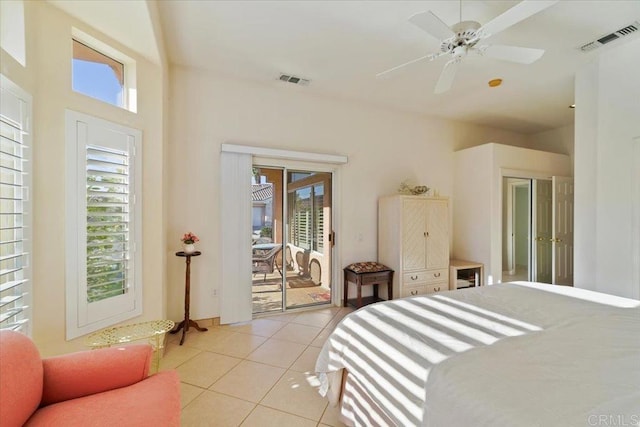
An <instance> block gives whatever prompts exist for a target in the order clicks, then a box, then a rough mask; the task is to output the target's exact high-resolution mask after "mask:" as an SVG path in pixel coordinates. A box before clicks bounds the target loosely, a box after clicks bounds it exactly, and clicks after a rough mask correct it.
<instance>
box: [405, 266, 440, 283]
mask: <svg viewBox="0 0 640 427" xmlns="http://www.w3.org/2000/svg"><path fill="white" fill-rule="evenodd" d="M443 280H446V281H448V280H449V269H447V268H440V269H438V270H420V271H413V272H411V273H404V274H403V275H402V283H403V284H405V285H409V286H412V285H414V284H418V283H423V282H426V283H434V282H441V281H443Z"/></svg>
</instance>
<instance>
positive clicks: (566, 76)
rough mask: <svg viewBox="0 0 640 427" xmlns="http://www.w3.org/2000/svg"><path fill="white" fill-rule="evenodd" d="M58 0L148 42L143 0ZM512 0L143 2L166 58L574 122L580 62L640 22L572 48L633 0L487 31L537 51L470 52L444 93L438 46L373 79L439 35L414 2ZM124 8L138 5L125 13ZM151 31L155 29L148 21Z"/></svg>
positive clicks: (452, 113)
mask: <svg viewBox="0 0 640 427" xmlns="http://www.w3.org/2000/svg"><path fill="white" fill-rule="evenodd" d="M53 2H54V3H55V4H56V5H57V6H60V7H62V8H63V9H65V10H67V11H68V12H70V13H72V14H75V15H76V16H78V17H79V18H80V19H83V20H85V21H87V23H89V24H90V25H94V26H96V28H97V29H99V30H101V31H103V32H105V33H107V34H108V35H110V36H112V37H114V38H116V39H117V40H119V41H121V42H123V43H125V44H127V45H129V46H131V47H132V48H134V49H146V51H145V52H147V53H148V52H149V51H150V50H149V48H148V46H147V47H145V46H146V45H148V42H145V41H144V39H145V36H142V35H140V34H134V28H135V31H137V32H138V33H141V32H142V31H143V29H141V27H143V26H144V25H150V24H149V23H148V22H143V23H140V22H139V21H136V20H137V19H139V17H140V16H141V14H142V16H143V15H144V13H143V11H141V10H140V5H141V4H144V3H143V2H139V1H128V2H122V1H105V0H101V1H99V2H94V1H92V2H79V1H69V0H54V1H53ZM78 3H89V4H91V3H100V4H102V6H101V7H107V8H108V7H112V8H114V9H116V10H118V15H117V16H118V17H119V21H118V22H117V24H116V23H114V22H112V23H110V24H109V25H111V26H114V25H116V26H118V27H121V28H120V30H119V31H120V33H122V34H113V31H111V32H110V31H108V29H105V28H103V27H105V24H104V22H103V23H102V25H101V26H100V25H96V23H95V22H91V21H92V20H93V21H96V20H97V21H100V16H91V15H92V13H91V11H90V10H89V11H86V10H83V11H79V9H82V8H84V9H90V8H87V7H81V6H79V5H78ZM518 3H519V2H518V1H478V0H464V1H462V2H461V3H460V2H457V1H450V0H449V1H207V0H193V1H191V0H183V1H178V0H163V1H157V2H153V3H149V4H147V6H151V5H153V8H154V10H158V11H159V16H160V22H161V27H162V32H163V34H164V43H165V45H166V49H167V52H166V53H167V54H168V58H169V60H170V62H171V63H173V64H178V65H181V66H185V67H195V68H199V69H205V70H211V71H214V72H217V73H221V74H224V75H228V76H235V77H237V78H241V79H250V80H254V81H260V82H264V83H265V84H270V85H288V84H291V83H283V82H281V81H279V80H278V77H279V76H280V74H281V73H285V74H289V75H294V76H298V77H301V78H304V79H309V80H310V84H309V85H308V86H305V87H301V88H300V90H303V91H308V92H310V93H314V94H319V95H324V96H330V97H336V98H340V99H347V100H355V101H360V102H367V103H371V104H374V105H378V106H382V107H388V108H393V109H399V110H403V111H408V112H413V113H418V114H425V115H431V116H438V117H443V118H450V119H456V120H462V121H466V122H471V123H476V124H482V125H487V126H493V127H497V128H502V129H508V130H513V131H517V132H522V133H536V132H540V131H545V130H549V129H554V128H558V127H562V126H566V125H569V124H571V123H572V122H573V110H571V109H569V108H568V106H569V105H570V104H572V103H573V80H574V75H575V73H576V70H578V69H580V68H581V67H583V66H584V65H585V64H586V63H588V62H589V61H592V60H593V59H594V58H595V57H596V56H597V55H599V54H600V53H601V52H604V51H606V50H607V49H611V48H613V47H615V46H620V45H623V44H624V43H626V42H628V41H629V40H631V39H633V38H636V37H637V36H639V35H640V28H639V31H637V32H636V33H633V34H631V35H629V36H627V37H622V38H620V39H618V40H616V41H613V42H611V43H609V44H606V45H604V46H601V47H599V48H597V49H594V50H592V51H589V52H583V51H581V50H580V49H579V47H580V46H583V45H585V44H587V43H589V42H591V41H594V40H596V39H599V38H601V37H602V36H604V35H607V34H610V33H612V32H615V31H616V30H618V29H621V28H624V27H626V26H628V25H629V24H632V23H634V22H636V26H638V22H640V1H638V0H627V1H613V0H609V1H606V0H605V1H596V0H587V1H580V0H561V1H559V2H558V3H556V4H554V5H553V6H551V7H549V8H548V9H545V10H543V11H542V12H540V13H537V14H535V15H533V16H531V17H530V18H528V19H525V20H523V21H521V22H520V23H518V24H516V25H514V26H512V27H510V28H507V29H506V30H504V31H503V32H500V33H498V34H496V35H495V36H492V37H490V38H489V39H487V40H486V42H487V44H505V45H515V46H523V47H532V48H542V49H545V51H546V52H545V54H544V55H543V56H542V58H541V59H539V60H538V61H537V62H534V63H533V64H530V65H521V64H514V63H510V62H504V61H500V60H496V59H491V58H488V57H482V56H468V57H467V58H465V59H464V62H463V63H462V64H461V66H460V67H459V69H458V72H457V75H456V78H455V81H454V84H453V88H452V89H451V90H449V91H447V92H445V93H442V94H438V95H435V94H434V93H433V89H434V86H435V84H436V82H437V80H438V76H439V75H440V72H441V70H442V67H443V65H444V63H445V62H446V61H447V58H444V57H441V58H438V59H436V60H434V61H431V62H430V61H428V60H425V61H421V62H418V63H415V64H412V65H411V66H407V67H405V68H403V69H401V70H398V71H396V72H394V73H391V74H390V75H388V76H387V77H386V78H376V74H378V73H380V72H381V71H384V70H386V69H389V68H391V67H394V66H396V65H399V64H401V63H404V62H407V61H410V60H412V59H415V58H418V57H421V56H424V55H426V54H428V53H431V52H436V51H438V49H439V45H440V43H439V41H438V40H436V39H435V38H433V37H431V36H430V35H428V34H427V33H425V32H424V31H422V30H421V29H419V28H417V27H416V26H415V25H412V24H411V23H410V22H409V21H408V19H409V17H411V16H412V15H414V14H415V13H418V12H423V11H432V12H433V13H434V14H436V15H437V16H438V17H440V18H441V19H442V21H444V23H446V24H447V25H453V24H455V23H457V22H458V21H460V14H461V15H462V20H473V21H478V22H479V23H480V24H484V23H486V22H488V21H490V20H491V19H492V18H494V17H496V16H498V15H500V14H501V13H503V12H505V11H506V10H508V9H510V8H511V7H513V6H515V5H516V4H518ZM156 6H157V9H155V8H156ZM130 8H131V9H132V10H135V13H129V12H128V10H129V9H130ZM105 13H106V12H104V11H103V12H101V14H102V15H103V16H104V15H105ZM82 15H84V16H82ZM93 15H97V14H96V13H93ZM144 19H147V18H144ZM103 21H104V19H103ZM136 22H137V24H136ZM136 25H137V26H138V27H136ZM127 28H129V30H128V32H129V33H131V34H130V35H127V34H126V33H127V30H126V29H127ZM149 34H150V35H151V37H153V31H147V36H148V35H149ZM127 37H128V40H124V41H123V40H122V38H127ZM494 78H501V79H502V80H503V83H502V85H501V86H499V87H497V88H490V87H489V86H488V84H487V83H488V81H489V80H491V79H494ZM578 108H579V106H578Z"/></svg>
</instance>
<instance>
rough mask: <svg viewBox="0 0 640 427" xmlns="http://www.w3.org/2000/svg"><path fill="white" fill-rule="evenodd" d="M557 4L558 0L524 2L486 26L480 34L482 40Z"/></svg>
mask: <svg viewBox="0 0 640 427" xmlns="http://www.w3.org/2000/svg"><path fill="white" fill-rule="evenodd" d="M557 2H558V0H524V1H522V2H520V3H518V4H517V5H515V6H513V7H512V8H511V9H509V10H507V11H506V12H504V13H503V14H501V15H498V16H496V17H495V18H493V19H492V20H491V21H489V22H487V23H486V24H484V25H483V26H482V27H481V28H480V29H479V30H478V32H479V33H480V34H482V38H487V37H489V36H491V35H493V34H497V33H499V32H500V31H503V30H505V29H507V28H509V27H510V26H512V25H514V24H517V23H518V22H520V21H523V20H525V19H527V18H528V17H530V16H532V15H535V14H536V13H538V12H541V11H543V10H545V9H546V8H548V7H551V6H553V5H554V4H556V3H557Z"/></svg>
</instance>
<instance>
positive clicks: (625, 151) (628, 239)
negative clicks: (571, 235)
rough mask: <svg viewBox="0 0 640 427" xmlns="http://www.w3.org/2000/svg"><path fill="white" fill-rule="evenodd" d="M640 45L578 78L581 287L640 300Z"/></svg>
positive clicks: (606, 57)
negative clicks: (638, 160)
mask: <svg viewBox="0 0 640 427" xmlns="http://www.w3.org/2000/svg"><path fill="white" fill-rule="evenodd" d="M639 69H640V40H639V39H635V40H632V41H630V42H628V43H626V44H624V45H622V46H618V47H616V48H615V49H612V50H609V51H606V52H603V53H602V54H601V55H600V56H599V57H598V58H597V59H596V60H595V61H594V62H593V63H591V64H589V65H588V66H586V67H585V68H584V69H582V70H580V71H579V72H578V74H577V76H576V91H575V92H576V105H577V108H576V122H575V128H576V131H575V134H576V144H575V159H576V166H575V188H576V195H575V245H576V246H575V276H574V277H575V286H576V287H581V288H585V289H593V290H597V291H602V292H606V293H610V294H614V295H619V296H624V297H631V298H637V299H640V280H638V277H639V274H640V273H639V272H640V259H639V258H640V254H638V253H637V252H635V251H634V244H637V239H638V238H639V237H640V230H638V227H639V226H640V225H639V224H640V220H639V219H638V215H640V213H638V212H637V211H634V202H635V203H636V206H638V203H640V201H638V200H635V201H634V198H637V197H638V194H637V191H634V190H635V186H634V185H637V183H636V182H634V180H636V179H637V176H638V175H637V174H636V170H635V169H636V168H638V165H637V164H634V161H635V160H634V150H637V147H635V145H636V144H638V143H640V142H638V140H636V141H635V142H634V138H640V79H638V70H639Z"/></svg>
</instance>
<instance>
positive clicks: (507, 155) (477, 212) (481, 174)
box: [453, 143, 571, 284]
mask: <svg viewBox="0 0 640 427" xmlns="http://www.w3.org/2000/svg"><path fill="white" fill-rule="evenodd" d="M507 170H508V171H512V170H513V171H519V173H506V172H505V171H507ZM454 173H455V179H454V202H455V206H456V209H455V210H454V213H453V229H454V238H453V256H454V257H455V258H458V259H466V260H470V261H477V262H481V263H483V264H484V266H485V270H484V271H485V283H487V284H492V283H499V282H500V281H501V280H502V228H503V227H502V194H503V191H502V178H503V175H505V174H506V175H505V176H513V177H522V178H525V177H550V176H552V175H559V176H570V174H571V162H570V159H569V156H566V155H563V154H555V153H548V152H544V151H537V150H530V149H526V148H519V147H512V146H506V145H502V144H494V143H490V144H485V145H482V146H479V147H473V148H470V149H466V150H460V151H457V152H456V153H455V163H454Z"/></svg>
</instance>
